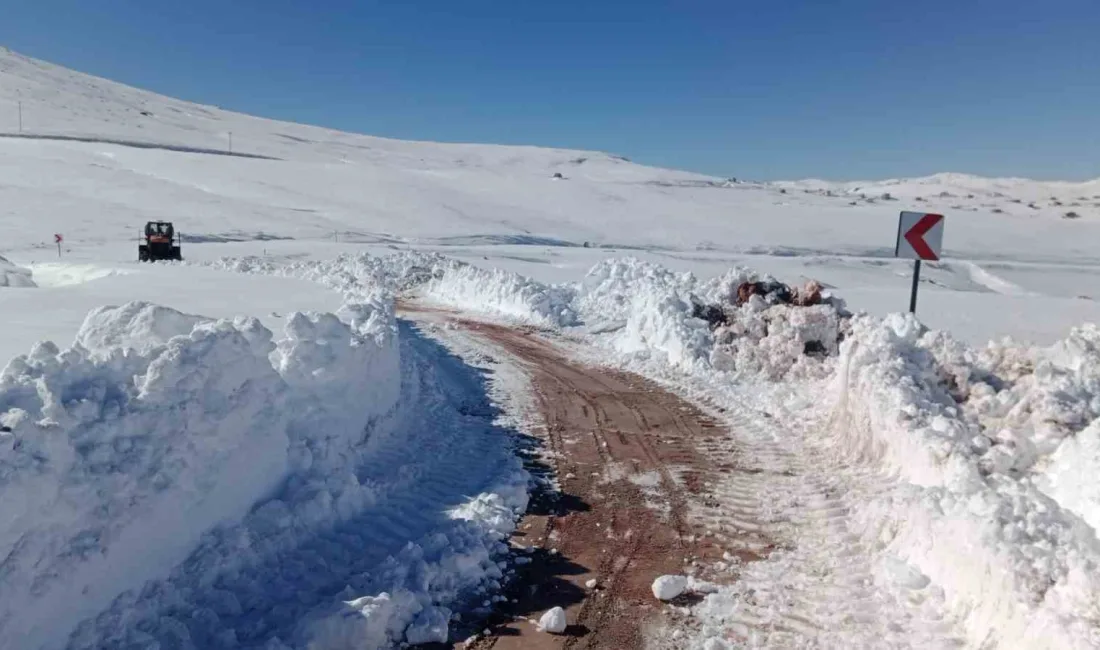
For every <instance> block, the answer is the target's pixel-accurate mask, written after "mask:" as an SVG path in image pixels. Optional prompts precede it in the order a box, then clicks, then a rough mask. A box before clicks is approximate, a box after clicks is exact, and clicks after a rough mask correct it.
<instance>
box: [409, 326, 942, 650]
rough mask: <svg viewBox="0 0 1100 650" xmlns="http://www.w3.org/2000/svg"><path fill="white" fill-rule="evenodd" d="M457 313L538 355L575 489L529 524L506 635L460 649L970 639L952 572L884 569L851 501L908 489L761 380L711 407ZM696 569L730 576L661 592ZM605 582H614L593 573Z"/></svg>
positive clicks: (556, 444)
mask: <svg viewBox="0 0 1100 650" xmlns="http://www.w3.org/2000/svg"><path fill="white" fill-rule="evenodd" d="M421 309H422V308H414V309H413V311H420V310H421ZM425 311H434V310H425ZM447 317H448V318H450V319H452V322H453V323H456V324H458V325H459V326H460V327H462V328H464V329H466V330H468V331H469V332H471V333H472V334H473V335H474V336H477V337H480V338H483V339H486V340H488V341H490V342H492V343H494V344H496V345H497V346H498V347H500V348H502V349H503V350H504V351H505V352H506V353H508V354H509V355H511V356H512V357H514V358H515V359H517V360H519V362H520V363H521V365H522V366H524V367H525V369H526V371H527V372H528V374H529V376H530V378H531V383H532V385H533V387H534V389H535V393H536V400H537V402H538V406H539V410H540V412H541V413H542V415H543V417H544V419H545V428H546V430H545V432H544V435H543V438H544V440H545V443H546V445H547V446H548V447H549V449H550V450H551V452H552V453H553V456H554V459H553V465H554V467H553V470H554V473H555V474H556V475H557V477H558V479H559V481H560V485H561V489H562V493H561V494H562V498H561V499H560V500H559V501H557V502H552V503H550V504H548V505H545V506H538V505H536V506H535V507H532V508H531V509H529V511H528V514H527V515H526V516H525V517H524V519H523V521H522V522H521V528H520V530H518V531H517V533H516V535H515V536H514V540H513V542H514V543H515V544H517V545H530V544H535V545H538V546H539V547H541V549H542V550H540V551H537V552H536V553H535V554H533V555H532V556H531V557H532V559H533V562H532V563H531V564H530V565H526V566H525V567H520V569H521V570H520V571H518V579H517V580H515V581H514V582H513V583H511V584H510V585H509V587H508V593H507V596H508V598H509V601H510V602H509V603H507V604H506V605H505V606H503V607H500V608H499V609H498V611H497V612H496V615H495V617H494V618H492V619H490V625H489V626H488V628H489V631H490V634H489V635H488V636H480V637H476V638H475V639H474V640H472V642H471V643H469V644H461V643H460V644H457V647H463V648H476V649H479V650H485V649H487V648H494V649H496V650H512V649H520V648H531V649H533V650H539V649H542V648H594V649H611V648H614V649H616V650H628V649H631V648H641V647H646V648H651V649H652V650H666V649H667V650H682V649H683V648H685V647H689V646H690V647H693V648H695V647H711V645H709V644H708V643H707V640H708V639H716V640H720V643H721V644H724V645H718V646H715V647H729V646H732V647H754V648H793V647H798V648H841V647H876V648H880V647H881V648H896V649H899V650H900V649H902V648H905V649H907V648H913V647H921V648H957V647H960V643H959V641H958V636H957V634H956V632H955V630H954V625H953V623H952V621H950V620H948V619H947V618H946V617H945V616H944V614H943V609H942V607H941V605H940V601H941V600H942V596H941V595H939V594H937V591H936V587H935V585H930V584H925V585H923V586H922V584H921V582H920V581H916V582H914V583H913V584H910V585H907V584H900V585H899V584H890V583H892V582H893V581H892V580H891V579H889V577H887V582H888V583H885V584H884V583H883V582H882V580H883V574H882V567H881V566H878V567H876V566H873V565H874V564H875V563H876V562H878V561H880V560H881V558H880V559H879V560H876V559H875V558H876V555H875V554H874V553H873V552H871V550H870V549H869V548H867V547H866V542H865V541H864V540H863V539H862V537H863V536H865V534H866V531H863V530H861V529H860V528H861V526H863V525H864V522H862V521H860V520H858V518H857V520H853V517H852V514H851V513H852V509H853V508H859V507H863V506H862V505H861V504H866V503H867V502H869V501H874V500H876V499H880V498H881V497H883V496H884V495H887V494H888V493H889V492H890V491H891V490H893V489H895V488H896V486H895V485H894V483H893V482H892V481H890V480H888V478H887V477H883V476H881V475H879V474H878V473H877V472H876V471H875V470H874V468H868V467H860V466H859V465H858V464H853V463H851V462H850V460H849V459H846V458H844V457H842V456H838V455H837V454H836V453H834V451H833V450H832V449H830V447H829V444H830V443H829V442H828V439H829V436H828V435H827V434H826V435H822V434H821V432H817V433H813V434H812V435H811V433H810V432H809V431H803V432H802V433H795V432H794V431H789V430H787V428H786V426H785V425H784V424H782V423H781V422H780V421H777V420H776V418H775V417H774V416H772V415H770V414H769V413H766V412H764V411H760V410H757V409H756V408H754V407H753V406H752V404H753V402H754V398H753V395H752V394H751V392H750V393H747V394H746V395H745V397H744V400H743V403H732V404H731V403H729V402H728V400H724V401H723V406H719V405H716V404H713V403H710V402H709V400H705V402H706V403H705V405H704V406H701V407H696V406H693V405H691V404H689V403H687V402H686V401H685V400H683V399H680V398H679V397H677V396H675V395H674V394H672V393H671V392H669V391H666V390H664V389H663V388H661V387H659V386H657V385H656V384H655V383H653V382H651V381H648V380H646V379H643V378H641V377H639V376H637V375H633V374H630V373H624V372H619V371H615V370H609V369H605V368H591V367H585V366H581V365H579V364H577V363H575V362H572V361H570V360H568V359H566V358H565V356H564V355H563V354H562V353H561V352H560V351H558V350H557V349H556V348H555V347H554V345H553V344H552V343H551V342H550V341H548V340H546V339H544V338H542V337H540V336H538V335H537V334H536V332H534V331H532V330H524V329H511V328H508V327H504V326H500V325H492V324H487V323H481V322H476V321H469V320H461V317H460V316H459V315H458V314H456V313H454V312H449V313H447ZM735 402H736V400H735ZM704 409H705V411H706V412H709V413H711V415H709V416H708V415H707V414H706V413H705V412H704ZM819 426H825V425H824V424H821V425H819ZM811 440H814V442H812V444H811V443H810V442H809V441H811ZM537 500H538V495H536V497H535V500H534V502H537ZM549 549H555V550H556V551H559V553H557V554H554V553H548V552H547V551H548V550H549ZM696 563H697V564H698V565H697V566H696ZM692 569H694V570H695V571H694V572H695V575H697V576H698V577H701V578H703V579H706V580H710V581H713V582H716V583H718V584H722V585H726V589H725V590H724V591H723V593H721V594H717V595H716V597H715V599H714V602H712V601H710V600H708V601H707V603H706V604H705V605H703V606H702V607H700V608H698V610H697V611H695V612H694V615H693V616H688V617H685V616H683V615H682V613H681V612H680V611H677V610H674V609H671V608H666V607H663V606H662V605H661V604H660V603H659V602H658V601H656V600H655V599H654V598H653V596H652V593H651V592H650V590H649V585H650V583H651V581H652V580H653V579H654V578H655V577H656V576H658V575H660V574H663V573H685V572H688V573H691V572H692ZM592 578H595V579H597V580H599V582H600V588H599V589H598V590H596V591H590V590H586V589H584V587H583V585H584V583H585V581H587V580H589V579H592ZM692 602H693V601H692V600H682V601H679V602H678V603H677V604H681V605H682V604H691V603H692ZM694 602H698V601H697V600H695V601H694ZM555 605H560V606H562V607H564V608H565V609H566V611H567V617H568V621H569V623H570V624H571V625H570V627H569V628H568V629H567V631H566V634H565V635H563V636H553V635H549V634H543V633H538V632H537V631H536V627H535V625H533V619H537V618H538V617H539V616H540V615H541V614H542V613H543V612H545V611H546V610H548V609H549V608H551V607H553V606H555ZM703 609H705V610H707V611H706V612H700V611H699V610H703ZM700 614H702V616H700ZM478 629H484V627H482V628H478Z"/></svg>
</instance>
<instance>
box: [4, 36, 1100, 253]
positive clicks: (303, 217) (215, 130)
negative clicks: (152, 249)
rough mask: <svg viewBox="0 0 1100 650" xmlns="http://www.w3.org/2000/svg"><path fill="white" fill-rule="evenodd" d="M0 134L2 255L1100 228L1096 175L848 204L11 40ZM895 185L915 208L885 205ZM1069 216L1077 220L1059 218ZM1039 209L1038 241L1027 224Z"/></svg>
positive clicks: (1010, 245)
mask: <svg viewBox="0 0 1100 650" xmlns="http://www.w3.org/2000/svg"><path fill="white" fill-rule="evenodd" d="M18 103H21V104H22V117H23V130H22V133H21V134H20V133H19V125H18V107H17V104H18ZM0 131H2V132H4V133H5V134H6V135H7V136H8V137H0V178H2V179H3V181H2V184H0V217H2V219H0V242H3V247H4V248H5V249H6V250H9V251H10V250H20V249H26V248H28V247H31V246H34V245H36V244H41V243H43V242H46V243H50V242H52V236H53V234H54V233H55V232H63V234H65V235H66V237H67V239H68V242H69V245H70V246H71V247H72V248H74V250H78V249H83V248H87V247H92V246H95V247H100V246H102V245H104V244H108V245H110V244H112V243H117V242H119V241H120V240H121V241H126V243H127V246H126V247H125V248H124V249H122V250H124V251H125V257H124V259H129V258H130V257H131V254H132V251H129V248H131V247H132V246H130V245H129V244H131V243H132V241H131V240H132V237H133V236H134V233H135V232H136V228H137V227H138V226H139V224H140V223H141V222H143V221H144V220H146V219H149V218H154V217H155V218H169V219H174V220H176V221H177V222H179V227H180V230H181V231H182V232H184V233H185V234H187V235H189V236H190V238H191V239H192V240H193V241H224V240H226V239H238V240H239V239H260V238H294V239H299V240H302V239H319V240H328V239H333V238H334V237H336V238H339V237H340V236H343V237H345V238H350V239H353V240H356V241H376V242H386V243H405V242H419V243H439V244H470V243H479V242H486V243H496V244H499V243H519V244H526V243H534V244H540V245H582V244H584V243H585V242H591V243H595V244H600V245H608V246H630V247H641V248H646V249H663V250H668V249H671V250H697V249H706V250H717V251H724V252H734V253H738V252H739V253H744V252H781V253H783V254H785V255H789V254H810V253H829V254H835V253H845V254H849V255H852V254H856V255H870V256H881V255H885V254H887V252H888V251H890V250H892V248H893V235H894V230H895V214H896V212H897V210H898V209H899V208H902V207H910V208H920V207H923V206H927V207H929V208H935V209H937V210H942V211H945V212H948V213H949V214H950V215H951V216H955V217H957V218H955V219H952V223H951V226H950V228H949V230H948V236H947V244H946V245H947V247H948V249H949V250H950V251H952V252H953V253H954V254H955V256H962V257H967V258H989V257H994V258H1003V257H1006V256H1011V257H1014V258H1017V259H1019V258H1021V257H1026V258H1027V259H1030V260H1033V261H1051V260H1056V261H1067V260H1078V261H1079V260H1081V259H1083V258H1086V257H1088V258H1090V259H1091V255H1092V252H1091V250H1090V249H1089V248H1090V247H1088V246H1086V245H1085V243H1084V242H1085V241H1087V240H1090V239H1091V238H1092V237H1094V236H1095V235H1100V208H1098V207H1097V205H1096V203H1097V201H1100V199H1094V198H1093V197H1094V195H1100V189H1097V187H1096V186H1095V184H1093V185H1094V186H1093V187H1092V188H1091V189H1089V187H1088V186H1080V187H1074V186H1069V185H1066V186H1065V187H1061V188H1060V189H1058V190H1057V192H1056V195H1057V196H1058V197H1059V198H1058V200H1059V201H1060V202H1062V203H1063V204H1064V205H1063V206H1051V205H1048V203H1050V201H1049V200H1048V199H1049V197H1050V196H1051V195H1052V193H1055V188H1054V187H1053V186H1051V185H1050V184H1030V183H1027V182H1023V181H994V180H989V181H985V182H984V185H985V186H986V188H987V189H986V190H985V191H982V192H980V193H979V192H978V191H977V190H974V189H969V190H967V189H964V186H965V187H969V186H971V185H983V183H982V182H980V181H979V180H978V179H971V180H967V179H957V178H955V177H954V176H949V177H933V178H932V179H925V180H918V181H912V182H907V181H886V182H883V183H877V184H845V185H842V186H836V191H835V192H834V193H838V194H840V193H842V194H844V196H827V195H826V193H825V192H824V191H822V190H823V188H825V187H826V186H825V185H824V184H821V183H814V182H800V183H795V184H781V183H776V184H761V183H752V182H746V183H728V182H726V181H725V179H718V178H712V177H707V176H703V175H699V174H692V173H687V172H680V171H672V170H664V169H656V168H652V167H646V166H643V165H638V164H634V163H631V162H629V161H627V160H624V159H623V158H621V157H617V156H613V155H609V154H603V153H594V152H584V151H570V150H559V149H545V148H537V147H515V146H491V145H475V144H439V143H428V142H405V141H399V140H390V139H384V138H376V137H370V136H364V135H356V134H350V133H342V132H338V131H334V130H331V129H324V128H319V127H312V126H303V125H298V124H290V123H286V122H278V121H274V120H267V119H261V118H256V117H250V116H246V115H241V114H238V113H232V112H229V111H225V110H221V109H219V108H215V107H212V106H202V105H197V104H192V103H188V102H184V101H180V100H176V99H171V98H168V97H164V96H161V95H157V94H154V93H150V92H146V91H142V90H137V89H134V88H130V87H127V86H124V85H120V84H117V83H114V82H111V81H107V80H104V79H100V78H97V77H92V76H89V75H85V74H81V73H77V72H73V71H71V70H67V69H65V68H61V67H58V66H54V65H51V64H48V63H43V62H41V61H37V60H34V59H30V58H27V57H24V56H21V55H19V54H16V53H13V52H10V51H0ZM230 134H232V149H233V153H234V154H236V155H217V154H228V153H229V149H230V141H229V140H230ZM12 136H22V137H12ZM60 136H63V137H65V138H66V139H61V140H59V139H51V138H56V137H60ZM242 156H261V157H263V158H255V157H242ZM555 174H561V175H562V177H563V178H562V179H560V180H558V179H554V178H553V176H554V175H555ZM830 187H831V186H830ZM916 188H927V189H916ZM1006 188H1008V189H1006ZM802 189H805V190H813V191H805V192H803V191H800V190H802ZM1010 189H1011V191H1009V190H1010ZM885 192H891V194H893V195H896V196H897V197H898V198H899V199H900V198H905V199H906V200H905V201H889V200H882V199H881V198H879V197H881V195H882V194H883V193H885ZM943 192H948V193H950V194H952V195H957V196H951V197H947V196H940V195H941V194H942V193H943ZM998 193H999V194H998ZM851 194H855V195H856V196H850V195H851ZM858 194H866V195H867V198H866V199H863V198H860V197H859V196H858ZM967 194H974V196H975V198H974V199H966V198H965V197H966V195H967ZM918 195H919V196H921V198H923V199H925V202H917V201H916V197H917V196H918ZM979 196H980V197H981V198H980V199H979V198H978V197H979ZM1078 197H1083V198H1078ZM909 199H912V200H909ZM1013 199H1019V200H1020V201H1021V203H1013ZM1030 201H1037V202H1040V203H1041V206H1040V207H1039V208H1038V209H1033V208H1029V207H1028V206H1027V203H1028V202H1030ZM956 203H957V204H958V205H960V206H962V207H960V208H958V209H954V208H953V206H954V205H955V204H956ZM1073 204H1076V205H1073ZM1055 208H1057V209H1055ZM1063 208H1064V210H1063ZM996 210H1001V211H1003V214H995V213H994V212H995V211H996ZM1070 210H1075V211H1076V212H1078V213H1079V214H1080V215H1081V217H1082V218H1081V219H1079V220H1077V221H1075V222H1072V223H1071V222H1069V221H1066V220H1063V219H1061V218H1054V217H1060V216H1061V214H1060V213H1061V212H1064V211H1070ZM1037 217H1042V218H1043V219H1044V220H1043V222H1042V223H1043V227H1044V229H1045V233H1044V237H1043V238H1042V239H1041V240H1036V239H1035V238H1033V237H1030V236H1028V234H1029V233H1030V232H1032V231H1033V230H1034V228H1035V224H1036V218H1037ZM1047 217H1050V218H1049V219H1048V218H1047ZM336 233H339V234H336Z"/></svg>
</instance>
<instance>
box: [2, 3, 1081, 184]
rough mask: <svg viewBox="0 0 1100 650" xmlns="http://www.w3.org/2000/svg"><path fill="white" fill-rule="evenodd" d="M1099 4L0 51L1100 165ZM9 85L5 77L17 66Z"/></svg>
mask: <svg viewBox="0 0 1100 650" xmlns="http://www.w3.org/2000/svg"><path fill="white" fill-rule="evenodd" d="M1098 29H1100V1H1098V0H1044V1H1043V2H1038V1H1036V0H910V1H907V2H896V1H894V0H770V1H769V0H747V1H739V0H713V1H712V0H700V1H691V0H681V1H680V2H655V1H649V0H637V1H627V0H616V1H608V0H557V1H554V2H547V1H545V0H544V1H540V2H524V1H522V0H520V1H518V2H517V1H515V0H512V1H507V2H505V1H494V2H487V1H480V0H461V1H460V0H431V1H428V0H423V1H416V0H407V1H402V0H392V1H388V2H382V1H372V0H361V1H357V2H356V1H352V0H314V1H311V2H309V1H306V0H300V1H297V2H291V1H289V0H218V1H216V2H215V1H213V0H185V1H182V2H175V1H174V0H173V1H170V0H164V1H159V0H153V1H148V0H146V1H138V0H96V1H91V0H37V1H35V2H9V3H5V6H4V7H3V8H2V9H0V44H3V45H7V46H8V47H11V48H12V49H14V50H17V51H19V52H22V53H24V54H27V55H29V56H34V57H38V58H42V59H46V60H49V61H52V62H55V63H59V64H61V65H65V66H69V67H72V68H76V69H78V70H81V71H85V72H90V73H93V74H98V75H101V76H105V77H109V78H112V79H115V80H117V81H122V82H125V83H129V84H132V85H136V86H140V87H143V88H148V89H150V90H155V91H158V92H161V93H165V94H168V95H173V96H176V97H180V98H183V99H188V100H192V101H199V102H204V103H210V104H217V105H219V106H222V107H225V108H230V109H234V110H239V111H243V112H247V113H254V114H257V115H264V116H269V117H274V118H279V119H286V120H294V121H300V122H309V123H315V124H322V125H326V126H332V127H336V128H340V129H345V130H351V131H358V132H363V133H370V134H375V135H384V136H393V137H399V138H414V139H427V140H445V141H475V142H499V143H522V144H540V145H551V146H562V147H576V148H584V149H599V150H604V151H610V152H614V153H619V154H623V155H626V156H629V157H631V158H632V159H634V160H637V161H639V162H646V163H651V164H657V165H665V166H672V167H679V168H686V169H693V170H699V171H703V172H709V173H714V174H719V175H725V176H730V175H732V176H739V177H745V178H760V179H771V178H794V177H807V176H819V177H825V178H836V179H844V178H850V179H851V178H879V177H886V176H911V175H919V174H926V173H931V172H935V171H964V172H972V173H979V174H986V175H1023V176H1032V177H1037V178H1068V179H1082V178H1087V177H1097V176H1100V155H1098V153H1100V32H1098V31H1097V30H1098ZM0 83H2V79H0Z"/></svg>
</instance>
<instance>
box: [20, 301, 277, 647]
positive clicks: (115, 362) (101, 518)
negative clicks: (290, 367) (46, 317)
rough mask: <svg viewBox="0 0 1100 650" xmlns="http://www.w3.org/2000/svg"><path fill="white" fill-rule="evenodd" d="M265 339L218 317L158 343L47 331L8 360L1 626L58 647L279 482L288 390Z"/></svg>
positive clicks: (33, 643) (32, 643)
mask: <svg viewBox="0 0 1100 650" xmlns="http://www.w3.org/2000/svg"><path fill="white" fill-rule="evenodd" d="M123 311H126V312H128V313H132V314H140V313H141V310H134V309H129V308H123ZM161 314H162V315H164V314H168V312H161ZM100 317H101V318H100V319H99V320H109V319H110V317H111V314H110V313H109V312H101V313H100ZM183 318H184V317H183V316H182V315H173V316H172V318H170V319H169V320H171V321H175V322H178V321H179V320H181V319H183ZM119 321H120V322H121V323H122V324H123V327H124V329H128V330H130V331H133V330H134V329H136V328H135V327H132V326H131V325H132V323H126V322H125V318H120V319H119ZM154 329H156V328H155V327H154ZM82 335H84V337H85V338H87V337H88V336H89V335H90V333H89V332H87V331H82ZM259 344H260V348H261V350H262V351H263V354H257V350H256V349H254V341H253V340H251V336H250V334H249V332H246V331H242V330H241V329H239V328H237V327H236V326H235V325H234V324H233V323H229V322H224V321H222V322H213V323H204V324H201V325H199V326H197V327H195V328H194V329H193V330H192V331H191V332H190V333H189V334H188V335H186V336H177V337H174V338H172V339H170V340H169V341H168V342H167V343H166V344H164V345H161V346H156V347H152V348H151V349H150V350H149V352H147V353H146V354H141V353H136V352H132V351H131V352H124V351H122V350H121V349H120V350H117V351H116V352H115V353H114V354H111V355H109V356H107V355H103V356H101V355H92V354H91V353H89V352H88V351H87V350H84V349H82V348H81V347H79V346H78V347H75V348H73V349H70V350H66V351H64V352H62V351H60V350H58V348H57V347H56V346H54V345H53V344H51V343H42V344H39V345H37V346H36V347H35V348H34V350H32V352H31V353H30V354H29V355H27V356H24V357H18V358H16V359H14V360H12V361H11V362H10V363H9V364H8V366H7V367H6V368H5V369H4V371H3V374H2V375H0V410H2V411H3V415H2V416H0V417H2V420H3V423H4V424H5V425H7V426H9V427H11V428H12V433H11V434H7V435H5V436H4V440H3V441H2V443H0V520H2V521H4V522H5V525H4V526H3V527H2V531H0V556H4V557H6V558H7V559H6V561H5V571H4V573H3V575H2V577H0V593H2V594H3V598H2V599H0V629H2V630H3V634H4V636H6V637H8V638H18V639H22V640H23V642H24V643H25V644H26V645H27V646H28V647H52V646H56V645H57V644H58V642H59V641H61V640H62V639H64V637H65V635H66V634H67V632H68V631H69V630H70V629H71V626H72V625H73V624H75V623H76V622H77V621H79V620H80V619H81V618H83V617H84V616H87V615H90V614H93V613H94V612H96V611H98V609H99V608H102V607H104V606H106V605H107V604H108V603H109V602H110V600H111V599H113V598H114V597H115V596H116V595H117V594H118V593H120V592H121V591H124V590H126V589H129V588H134V587H138V586H140V585H141V584H142V582H143V581H144V580H146V579H148V578H150V577H152V576H155V575H157V574H158V573H160V572H161V571H163V570H165V567H166V566H171V564H172V563H174V562H177V561H179V560H180V559H182V557H183V556H184V554H185V553H186V552H188V551H189V550H190V548H192V547H193V546H194V545H195V544H196V543H197V542H198V539H199V537H200V536H201V535H202V533H203V532H204V531H205V530H207V529H209V528H210V527H211V526H213V525H215V524H217V523H218V522H219V521H223V520H225V519H231V518H233V517H239V516H240V515H242V514H243V513H244V512H245V511H246V510H247V508H248V507H249V506H250V505H251V504H252V502H253V501H254V500H255V499H256V498H257V497H259V496H260V495H262V494H264V493H265V492H267V491H269V490H271V489H272V488H273V487H274V486H275V485H276V484H277V483H278V482H279V480H280V479H281V477H282V476H283V475H284V473H285V470H286V463H287V459H286V451H287V446H288V439H287V427H288V416H289V412H288V410H287V409H286V408H285V400H286V397H287V395H286V391H285V390H284V384H283V382H282V380H281V378H280V377H279V375H278V373H277V372H276V371H275V369H274V368H272V366H271V364H270V363H269V362H268V360H267V358H266V353H267V352H268V351H270V350H269V349H263V348H265V347H268V346H264V345H263V344H262V342H259ZM230 486H231V487H230ZM150 539H157V540H159V541H158V543H157V544H154V545H151V544H149V540H150ZM73 594H80V597H79V598H74V597H73Z"/></svg>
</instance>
